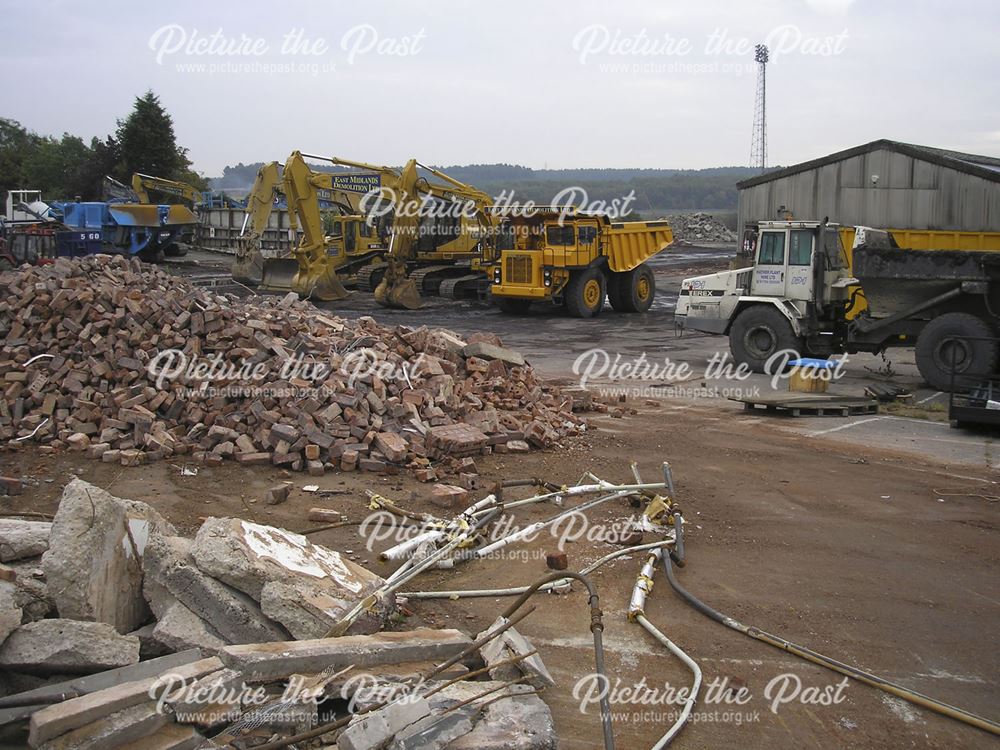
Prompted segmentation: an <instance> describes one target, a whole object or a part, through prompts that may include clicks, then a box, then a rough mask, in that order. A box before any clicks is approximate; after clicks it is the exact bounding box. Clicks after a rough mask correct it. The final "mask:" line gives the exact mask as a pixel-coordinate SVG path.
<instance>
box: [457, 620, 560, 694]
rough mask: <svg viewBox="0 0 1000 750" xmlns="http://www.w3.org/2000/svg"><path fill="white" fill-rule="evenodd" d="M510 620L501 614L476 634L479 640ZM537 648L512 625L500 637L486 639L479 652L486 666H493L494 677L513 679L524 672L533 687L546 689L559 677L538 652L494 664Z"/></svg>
mask: <svg viewBox="0 0 1000 750" xmlns="http://www.w3.org/2000/svg"><path fill="white" fill-rule="evenodd" d="M508 622H510V621H509V620H508V619H507V618H506V617H498V618H497V619H496V620H494V622H493V624H492V625H490V627H489V628H487V629H486V631H484V632H482V633H480V634H479V635H478V636H476V639H477V640H478V639H479V638H482V637H483V636H485V635H487V634H488V633H492V632H494V631H496V630H499V629H500V628H501V627H503V626H504V625H506V624H507V623H508ZM534 650H535V647H534V646H532V645H531V643H530V642H529V641H528V639H527V638H525V637H524V636H523V635H521V634H520V633H519V632H517V629H516V628H513V627H511V628H507V630H505V631H504V632H503V633H501V634H500V635H499V636H498V637H496V638H494V639H493V640H491V641H488V642H487V643H485V644H484V645H483V647H482V648H481V649H480V653H481V654H482V656H483V661H485V662H486V666H488V667H491V669H490V677H492V678H493V679H494V680H500V681H503V682H510V681H511V680H516V679H519V678H520V677H522V676H524V677H527V678H528V683H529V684H530V685H531V686H532V687H535V688H537V689H539V690H543V689H544V688H547V687H551V686H553V685H555V684H556V681H555V680H554V679H552V675H550V674H549V670H548V669H546V668H545V664H543V663H542V657H541V656H539V655H538V654H532V655H531V656H528V657H527V658H525V659H522V660H521V661H519V662H517V663H516V664H502V665H500V666H497V667H494V666H493V665H494V664H497V663H499V662H503V661H506V660H509V659H511V658H512V657H514V656H524V655H525V654H530V653H531V652H532V651H534Z"/></svg>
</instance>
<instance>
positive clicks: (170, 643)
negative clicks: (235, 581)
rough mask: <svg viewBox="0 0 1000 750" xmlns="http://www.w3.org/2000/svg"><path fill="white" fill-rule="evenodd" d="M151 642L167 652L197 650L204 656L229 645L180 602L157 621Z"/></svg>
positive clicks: (206, 622)
mask: <svg viewBox="0 0 1000 750" xmlns="http://www.w3.org/2000/svg"><path fill="white" fill-rule="evenodd" d="M140 640H141V636H140ZM149 640H150V641H151V643H152V644H153V645H154V646H155V647H159V648H161V649H165V650H166V651H185V650H187V649H189V648H197V649H199V650H200V651H201V652H202V653H203V654H216V653H218V651H219V649H221V648H222V647H223V646H226V645H227V643H228V642H227V641H226V640H225V639H224V638H223V637H222V636H221V635H219V634H218V633H217V632H216V631H215V628H213V627H212V625H211V624H210V623H209V622H208V621H206V620H203V619H201V618H200V617H198V615H196V614H195V613H194V612H192V611H191V610H190V609H188V608H187V607H185V606H184V605H183V604H181V603H180V602H174V603H173V604H171V605H170V606H169V607H168V608H167V610H166V612H164V613H163V616H162V617H160V619H159V620H157V621H156V623H155V624H154V625H153V629H152V632H151V633H150V635H149Z"/></svg>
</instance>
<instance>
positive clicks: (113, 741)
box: [37, 701, 170, 750]
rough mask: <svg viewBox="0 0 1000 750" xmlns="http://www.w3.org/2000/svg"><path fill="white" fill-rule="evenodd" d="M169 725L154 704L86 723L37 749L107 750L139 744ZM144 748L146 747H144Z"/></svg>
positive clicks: (146, 704) (145, 704) (149, 703)
mask: <svg viewBox="0 0 1000 750" xmlns="http://www.w3.org/2000/svg"><path fill="white" fill-rule="evenodd" d="M169 723H170V717H168V716H167V715H166V714H164V713H162V712H160V711H157V710H156V704H155V703H153V702H152V701H149V702H146V703H141V704H139V705H137V706H132V707H131V708H126V709H123V710H121V711H116V712H115V713H113V714H110V715H108V716H105V717H104V718H101V719H98V720H96V721H92V722H91V723H90V724H85V725H84V726H82V727H80V728H79V729H74V730H73V731H71V732H67V733H66V734H64V735H61V736H59V737H56V738H55V739H54V740H50V741H49V742H44V743H42V744H41V745H37V748H38V750H106V749H107V748H117V747H121V746H122V745H124V744H126V743H131V742H140V741H141V740H144V739H145V738H147V737H149V736H150V735H152V734H155V733H156V732H157V731H159V730H160V729H162V728H163V727H165V726H167V724H169ZM141 746H142V747H145V744H143V745H141Z"/></svg>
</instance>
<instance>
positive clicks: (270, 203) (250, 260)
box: [232, 161, 295, 284]
mask: <svg viewBox="0 0 1000 750" xmlns="http://www.w3.org/2000/svg"><path fill="white" fill-rule="evenodd" d="M280 185H281V170H280V166H279V165H278V162H276V161H272V162H268V163H267V164H265V165H263V166H262V167H261V168H260V169H258V170H257V176H256V177H255V178H254V181H253V187H251V188H250V193H249V195H247V209H246V215H245V216H244V217H243V228H242V230H241V231H240V236H239V239H238V240H237V243H236V260H235V261H233V266H232V273H233V278H234V279H235V280H236V281H239V282H241V283H243V284H260V283H261V282H262V281H263V280H264V256H263V254H262V253H261V240H262V238H263V236H264V230H266V229H267V223H268V220H269V219H270V217H271V209H272V208H273V207H274V197H275V194H276V193H277V192H278V191H279V189H280ZM289 216H290V217H291V219H292V221H293V222H294V220H295V217H294V214H289Z"/></svg>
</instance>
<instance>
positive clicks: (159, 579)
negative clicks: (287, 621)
mask: <svg viewBox="0 0 1000 750" xmlns="http://www.w3.org/2000/svg"><path fill="white" fill-rule="evenodd" d="M193 546H194V545H193V543H192V541H191V540H189V539H184V538H182V537H177V536H163V535H161V534H154V535H153V536H151V537H150V539H149V541H148V543H147V547H146V557H145V561H144V571H145V576H146V594H147V595H148V596H151V597H155V596H162V593H163V591H166V592H168V593H169V594H170V596H171V597H172V598H173V599H176V600H177V601H178V602H180V603H181V604H183V605H184V606H185V607H186V608H187V609H189V610H190V611H191V612H193V613H194V614H195V615H197V616H198V617H199V618H201V620H204V621H206V622H207V623H208V624H209V628H208V629H205V628H198V630H194V631H192V633H191V634H192V636H194V639H193V640H199V641H202V642H203V643H204V642H209V643H210V642H211V640H212V638H211V635H212V634H213V631H214V633H218V634H219V635H220V636H221V637H222V638H223V639H224V640H225V641H226V642H227V643H261V642H265V641H283V640H286V639H287V638H288V634H287V631H285V630H284V628H282V627H281V626H280V625H276V624H275V623H273V622H271V621H270V620H268V619H267V618H266V617H265V616H264V614H263V612H261V611H260V606H259V605H258V604H257V602H256V601H254V600H253V599H252V598H251V597H250V596H248V595H246V594H245V593H243V592H242V591H239V590H237V589H234V588H232V587H231V586H228V585H226V584H225V583H222V582H221V581H218V580H216V579H214V578H212V577H211V576H210V575H207V574H206V573H204V572H203V571H202V570H201V569H200V568H199V567H198V566H197V565H196V564H195V560H194V558H193V556H192V549H193ZM159 607H160V605H159V604H158V605H156V608H159ZM172 614H173V617H174V618H175V619H174V620H173V624H172V625H170V632H173V633H175V634H176V635H177V636H178V637H180V636H181V634H182V632H183V628H184V623H185V622H188V623H191V622H193V621H191V620H190V618H188V617H186V615H185V614H184V613H183V611H178V610H175V611H174V612H173V613H172ZM164 619H166V614H165V615H164ZM195 625H197V623H196V622H195ZM159 634H160V635H162V636H164V637H168V631H167V630H166V628H162V629H161V631H160V633H159Z"/></svg>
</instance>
